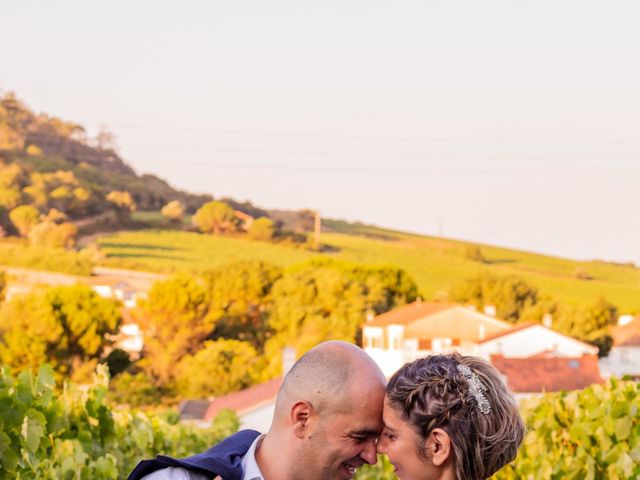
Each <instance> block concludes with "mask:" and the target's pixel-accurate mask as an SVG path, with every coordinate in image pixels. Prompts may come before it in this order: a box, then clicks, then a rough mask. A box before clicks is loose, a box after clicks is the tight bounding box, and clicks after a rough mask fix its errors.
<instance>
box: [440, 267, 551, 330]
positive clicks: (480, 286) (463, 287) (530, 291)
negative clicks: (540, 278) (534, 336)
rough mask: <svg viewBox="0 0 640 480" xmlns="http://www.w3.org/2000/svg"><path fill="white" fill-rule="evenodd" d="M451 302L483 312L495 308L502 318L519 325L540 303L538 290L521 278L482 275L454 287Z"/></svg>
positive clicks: (450, 296) (450, 297) (451, 292)
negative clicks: (473, 306)
mask: <svg viewBox="0 0 640 480" xmlns="http://www.w3.org/2000/svg"><path fill="white" fill-rule="evenodd" d="M449 299H450V300H453V301H454V302H460V303H470V304H472V305H475V306H476V307H477V308H479V309H482V308H483V307H484V306H486V305H494V306H495V307H496V315H497V316H498V318H501V319H503V320H506V321H508V322H512V323H515V322H517V321H518V320H519V319H520V318H521V313H522V312H523V310H525V309H527V308H529V307H531V306H532V305H534V304H535V303H536V302H537V301H538V290H537V289H535V288H534V287H532V286H531V285H529V284H528V283H526V282H525V281H524V280H521V279H519V278H517V277H511V276H500V277H499V276H494V275H490V274H482V275H479V276H477V277H474V278H470V279H467V280H465V281H463V282H462V283H459V284H457V285H454V286H453V287H452V289H451V291H450V292H449Z"/></svg>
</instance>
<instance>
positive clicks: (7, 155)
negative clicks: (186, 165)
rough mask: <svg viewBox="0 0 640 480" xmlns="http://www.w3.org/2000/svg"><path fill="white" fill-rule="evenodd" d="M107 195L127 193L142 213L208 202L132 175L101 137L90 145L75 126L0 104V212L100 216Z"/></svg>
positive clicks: (108, 138) (8, 98)
mask: <svg viewBox="0 0 640 480" xmlns="http://www.w3.org/2000/svg"><path fill="white" fill-rule="evenodd" d="M111 191H128V192H129V193H130V194H131V196H132V197H133V200H134V201H135V203H136V204H137V206H138V208H140V209H142V210H157V209H160V208H161V207H162V206H163V205H165V204H166V203H167V202H169V201H171V200H180V201H181V202H182V203H183V204H184V205H185V206H186V208H187V211H190V212H193V211H195V210H196V209H197V208H198V207H199V206H200V205H202V203H204V202H205V201H208V200H210V199H211V196H210V195H193V194H191V193H188V192H183V191H180V190H176V189H174V188H173V187H171V186H170V185H169V184H168V183H167V182H166V181H164V180H162V179H161V178H158V177H156V176H154V175H149V174H144V175H138V174H136V172H135V171H134V170H133V168H131V167H130V166H129V165H127V164H126V163H125V161H124V160H123V159H122V158H121V157H120V156H119V155H118V154H117V152H116V151H115V150H114V147H113V138H112V135H110V134H109V133H108V132H106V131H102V132H100V133H99V134H98V135H97V136H96V138H95V139H90V138H88V137H87V135H86V132H85V129H84V128H83V127H82V126H81V125H78V124H75V123H71V122H66V121H63V120H60V119H58V118H56V117H52V116H49V115H45V114H36V113H34V112H33V111H32V110H31V109H30V108H28V107H27V106H26V105H25V104H24V103H22V102H21V101H19V100H18V99H17V98H16V97H15V95H13V94H10V93H9V94H6V95H5V96H4V97H1V98H0V206H2V207H4V208H5V209H6V210H11V209H13V208H15V207H16V206H19V205H25V204H31V205H35V206H36V207H38V208H39V209H40V210H41V211H42V212H43V213H46V211H47V209H49V208H56V209H57V210H60V211H62V212H63V213H65V214H66V215H67V216H68V217H69V218H72V219H73V218H82V217H86V216H92V215H97V214H100V213H103V212H105V211H106V210H107V209H108V208H109V202H107V201H106V199H105V197H106V195H107V194H108V193H109V192H111Z"/></svg>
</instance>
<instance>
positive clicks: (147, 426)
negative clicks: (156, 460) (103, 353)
mask: <svg viewBox="0 0 640 480" xmlns="http://www.w3.org/2000/svg"><path fill="white" fill-rule="evenodd" d="M53 378H54V376H53V371H52V370H51V369H50V368H49V367H42V368H40V370H39V372H38V374H37V375H33V374H32V373H31V372H29V371H25V372H22V373H21V374H20V375H18V377H17V378H14V377H12V376H11V375H10V374H9V373H8V372H7V370H4V369H3V370H2V371H1V372H0V479H2V480H4V479H65V480H73V479H94V480H106V479H117V478H126V477H127V475H128V474H129V472H130V471H131V470H132V469H133V467H134V466H135V465H136V464H137V463H138V462H139V461H140V460H141V459H144V458H151V457H154V456H155V455H157V454H158V453H166V454H169V455H175V456H178V457H180V456H187V455H190V454H191V453H193V452H199V451H203V450H206V449H207V448H209V446H211V445H213V444H214V443H217V442H218V441H219V440H221V439H222V438H224V437H225V436H227V435H229V434H231V433H232V432H233V431H235V430H236V429H237V419H236V418H235V416H231V415H226V416H221V417H218V419H217V421H216V422H214V425H212V426H211V427H210V428H206V429H204V428H198V427H195V426H190V425H183V424H180V423H176V420H177V418H176V417H177V416H176V415H148V414H144V413H142V412H132V411H128V410H120V409H117V408H112V407H110V406H109V405H108V404H107V403H106V401H105V396H106V393H107V390H108V375H107V373H106V369H104V368H103V369H99V370H98V373H97V374H96V378H95V381H94V384H93V385H92V386H91V387H89V388H88V389H83V388H80V387H65V388H64V389H63V390H62V392H60V393H57V392H56V391H55V389H54V380H53Z"/></svg>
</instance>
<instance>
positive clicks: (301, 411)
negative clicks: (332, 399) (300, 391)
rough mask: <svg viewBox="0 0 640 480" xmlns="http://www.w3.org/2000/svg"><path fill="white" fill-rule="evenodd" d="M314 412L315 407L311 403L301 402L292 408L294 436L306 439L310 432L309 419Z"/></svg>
mask: <svg viewBox="0 0 640 480" xmlns="http://www.w3.org/2000/svg"><path fill="white" fill-rule="evenodd" d="M312 412H313V407H312V406H311V404H310V403H309V402H306V401H304V400H300V401H298V402H296V403H294V404H293V406H292V407H291V418H290V420H291V427H292V428H293V434H294V435H295V436H296V437H298V438H304V436H305V435H306V434H307V433H308V430H309V419H310V418H311V414H312Z"/></svg>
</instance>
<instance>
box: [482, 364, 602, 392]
mask: <svg viewBox="0 0 640 480" xmlns="http://www.w3.org/2000/svg"><path fill="white" fill-rule="evenodd" d="M491 363H492V364H493V365H494V366H495V367H496V368H497V369H498V370H499V371H500V372H501V373H502V374H503V375H505V376H506V377H507V384H508V385H509V387H510V388H511V389H512V390H513V391H514V392H516V393H541V392H558V391H561V390H579V389H582V388H585V387H587V386H589V385H592V384H594V383H602V382H603V380H602V377H601V376H600V367H599V366H598V357H597V356H595V355H583V356H582V357H574V358H570V357H547V356H535V357H528V358H505V357H503V356H502V355H492V356H491Z"/></svg>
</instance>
